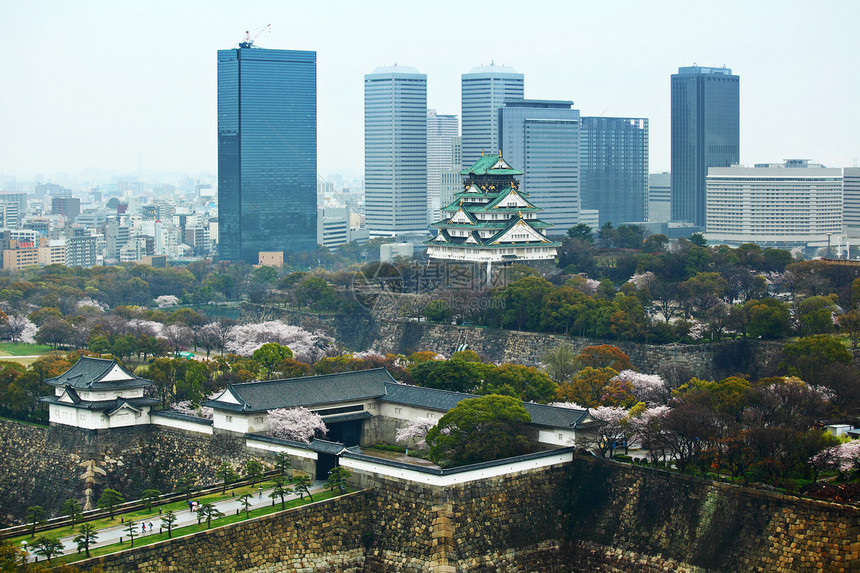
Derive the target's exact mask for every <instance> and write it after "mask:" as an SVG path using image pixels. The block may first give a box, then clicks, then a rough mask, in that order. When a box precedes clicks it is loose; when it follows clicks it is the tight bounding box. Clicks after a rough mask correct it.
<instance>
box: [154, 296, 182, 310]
mask: <svg viewBox="0 0 860 573" xmlns="http://www.w3.org/2000/svg"><path fill="white" fill-rule="evenodd" d="M155 306H157V307H158V308H169V307H172V306H179V297H177V296H174V295H172V294H163V295H161V296H160V297H157V298H156V299H155Z"/></svg>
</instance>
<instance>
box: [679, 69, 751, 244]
mask: <svg viewBox="0 0 860 573" xmlns="http://www.w3.org/2000/svg"><path fill="white" fill-rule="evenodd" d="M738 161H740V78H739V77H738V76H735V75H732V70H731V69H730V68H705V67H701V66H692V67H687V68H678V73H677V74H672V220H673V221H686V222H690V223H693V224H695V225H697V226H700V227H703V226H704V225H705V178H706V177H707V176H708V167H731V166H732V164H734V163H738Z"/></svg>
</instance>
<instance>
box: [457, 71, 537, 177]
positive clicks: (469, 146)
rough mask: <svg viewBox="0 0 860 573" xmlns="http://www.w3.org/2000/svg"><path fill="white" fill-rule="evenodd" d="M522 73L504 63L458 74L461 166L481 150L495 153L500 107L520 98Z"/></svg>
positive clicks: (522, 81) (466, 165)
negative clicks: (461, 137)
mask: <svg viewBox="0 0 860 573" xmlns="http://www.w3.org/2000/svg"><path fill="white" fill-rule="evenodd" d="M523 84H524V76H523V74H518V73H517V72H516V71H515V70H514V69H513V68H509V67H507V66H494V65H489V66H479V67H476V68H472V70H471V71H470V72H469V73H468V74H463V75H462V76H461V98H462V99H461V102H462V115H461V116H460V117H461V118H462V121H463V159H462V165H463V167H464V168H466V167H469V166H471V165H472V164H473V163H475V161H477V160H478V158H479V157H480V156H481V152H484V153H489V154H498V152H499V149H498V144H499V117H498V116H499V108H500V107H502V106H503V105H504V104H505V101H507V100H521V99H523Z"/></svg>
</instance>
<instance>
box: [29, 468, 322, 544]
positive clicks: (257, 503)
mask: <svg viewBox="0 0 860 573" xmlns="http://www.w3.org/2000/svg"><path fill="white" fill-rule="evenodd" d="M324 489H325V482H324V481H315V482H313V484H311V487H310V491H311V494H315V493H318V492H321V491H323V490H324ZM272 491H273V490H272V489H271V488H269V489H264V490H263V492H262V494H260V493H259V492H257V493H255V494H254V495H253V497H252V498H251V499H250V500H249V501H250V502H251V509H252V510H254V509H259V508H261V507H269V506H271V505H272V499H271V498H270V497H269V494H270V493H271V492H272ZM298 497H299V496H298V495H297V494H294V493H291V494H290V495H287V496H285V497H284V500H285V501H290V500H292V499H298ZM192 499H194V498H193V497H192ZM280 503H281V500H280V498H278V499H276V500H275V504H280ZM213 505H214V506H215V507H216V508H217V509H218V511H220V512H221V513H223V514H224V515H235V514H236V510H239V511H240V512H241V510H242V503H241V502H240V501H239V498H238V497H236V498H230V499H225V500H223V501H219V502H215V503H214V504H213ZM175 514H176V521H175V522H174V523H173V529H174V530H175V529H177V528H180V527H185V526H186V525H196V524H197V513H195V512H193V511H190V510H189V509H187V508H186V509H180V510H176V511H175ZM145 521H146V533H143V532H141V528H140V526H141V524H142V523H143V521H138V522H137V528H136V529H137V534H136V535H135V536H134V538H135V539H146V537H147V536H149V535H150V533H151V532H150V531H149V524H150V523H152V526H153V530H158V529H159V528H161V527H163V528H164V531H166V530H167V527H166V526H164V525H163V524H162V523H161V516H160V515H159V514H158V513H155V510H153V514H152V516H151V517H148V518H147V519H146V520H145ZM216 527H217V526H216ZM77 535H78V534H77V533H75V535H70V536H68V537H63V538H61V539H60V542H61V543H62V544H63V552H62V555H74V554H76V553H77V551H78V544H77V543H75V541H74V538H75V537H76V536H77ZM97 535H98V540H97V541H96V542H95V543H93V544H92V545H90V550H93V549H95V548H96V547H103V546H105V545H112V544H114V543H119V541H120V540H121V539H122V540H123V541H124V542H125V543H126V544H127V545H126V547H124V548H123V549H129V548H130V546H129V545H128V532H127V531H126V530H125V524H124V523H118V524H117V525H113V526H111V527H106V528H104V529H99V530H98V532H97ZM62 555H61V556H62ZM36 557H37V556H36V555H35V554H34V553H33V552H32V551H30V552H29V561H35V558H36ZM52 559H53V558H52ZM39 561H44V558H43V557H40V558H39Z"/></svg>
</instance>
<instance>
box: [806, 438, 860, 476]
mask: <svg viewBox="0 0 860 573" xmlns="http://www.w3.org/2000/svg"><path fill="white" fill-rule="evenodd" d="M807 463H808V464H809V465H810V466H812V469H813V471H814V472H815V478H816V479H818V474H819V472H821V471H822V470H826V469H835V470H836V471H838V472H839V477H840V478H841V479H845V476H846V474H847V473H848V472H850V471H851V470H853V469H855V468H856V467H857V466H858V465H860V440H851V441H850V442H845V443H844V444H839V445H838V446H831V447H829V448H824V449H823V450H821V451H820V452H818V453H817V454H815V455H814V456H812V457H811V458H809V461H808V462H807Z"/></svg>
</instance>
